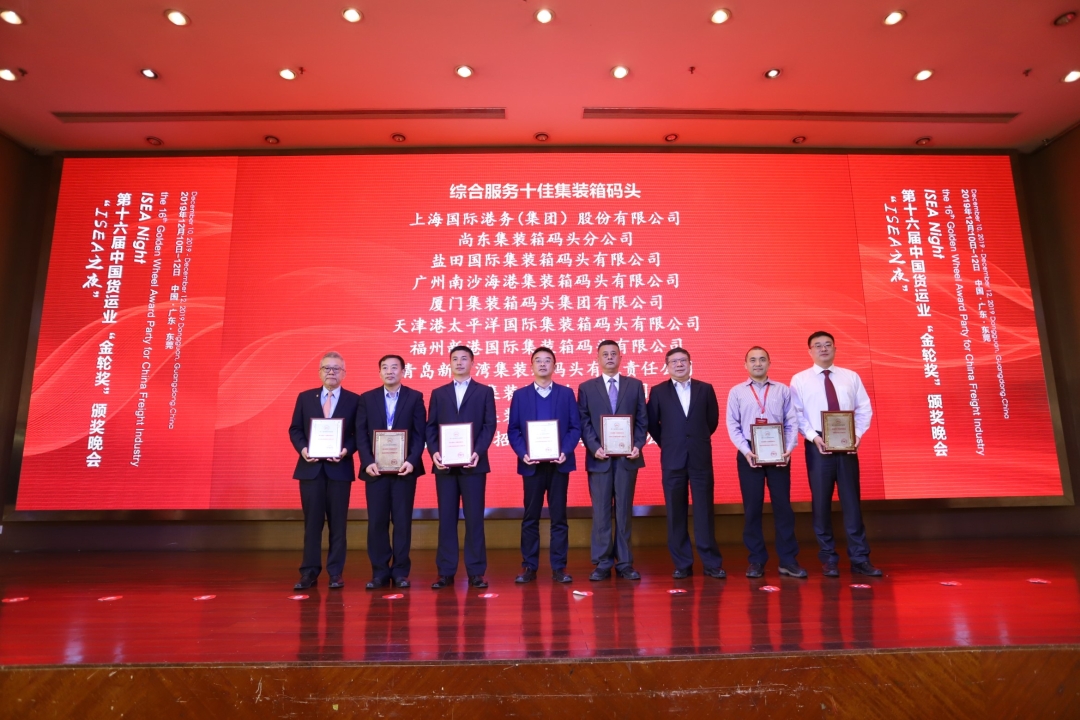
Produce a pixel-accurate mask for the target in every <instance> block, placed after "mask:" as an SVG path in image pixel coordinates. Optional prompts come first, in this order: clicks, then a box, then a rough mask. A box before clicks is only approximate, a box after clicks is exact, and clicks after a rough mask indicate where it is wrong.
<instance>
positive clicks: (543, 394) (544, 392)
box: [533, 383, 555, 398]
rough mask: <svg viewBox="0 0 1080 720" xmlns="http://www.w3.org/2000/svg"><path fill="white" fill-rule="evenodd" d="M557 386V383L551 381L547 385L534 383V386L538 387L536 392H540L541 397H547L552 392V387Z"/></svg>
mask: <svg viewBox="0 0 1080 720" xmlns="http://www.w3.org/2000/svg"><path fill="white" fill-rule="evenodd" d="M554 386H555V383H549V384H548V386H547V387H540V386H539V385H537V384H536V383H533V387H534V388H536V392H537V393H539V394H540V397H542V398H546V397H547V396H548V395H550V394H551V388H552V387H554Z"/></svg>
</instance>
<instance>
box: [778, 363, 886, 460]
mask: <svg viewBox="0 0 1080 720" xmlns="http://www.w3.org/2000/svg"><path fill="white" fill-rule="evenodd" d="M825 370H826V368H823V367H820V366H818V365H814V366H813V367H812V368H809V369H808V370H803V371H802V372H800V373H796V374H795V376H794V377H792V378H791V402H792V403H793V404H794V405H795V411H796V412H797V413H798V414H799V432H801V433H802V434H803V437H805V438H806V439H807V440H809V441H811V442H813V440H814V438H816V437H817V436H818V435H820V434H821V413H822V411H824V410H828V409H829V401H828V400H827V399H826V397H825V375H824V371H825ZM828 370H830V371H831V372H830V373H829V378H830V379H831V380H832V384H833V387H834V388H836V399H837V400H839V401H840V409H841V410H854V411H855V436H856V437H860V438H861V437H862V436H863V434H865V433H866V431H867V430H869V429H870V417H871V416H872V415H873V414H874V413H873V411H872V410H871V409H870V396H869V395H867V394H866V388H864V387H863V384H862V380H861V379H860V378H859V373H857V372H855V371H854V370H847V369H845V368H842V367H837V366H836V365H833V366H832V367H831V368H828Z"/></svg>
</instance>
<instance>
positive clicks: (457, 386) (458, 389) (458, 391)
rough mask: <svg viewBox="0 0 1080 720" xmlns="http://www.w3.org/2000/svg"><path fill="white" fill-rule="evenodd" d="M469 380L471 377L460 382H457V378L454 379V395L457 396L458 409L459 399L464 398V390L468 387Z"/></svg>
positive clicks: (459, 406)
mask: <svg viewBox="0 0 1080 720" xmlns="http://www.w3.org/2000/svg"><path fill="white" fill-rule="evenodd" d="M471 380H472V378H466V379H465V380H462V381H461V382H458V381H457V380H455V381H454V395H456V396H457V409H458V410H460V409H461V401H462V400H464V399H465V391H466V390H468V389H469V381H471Z"/></svg>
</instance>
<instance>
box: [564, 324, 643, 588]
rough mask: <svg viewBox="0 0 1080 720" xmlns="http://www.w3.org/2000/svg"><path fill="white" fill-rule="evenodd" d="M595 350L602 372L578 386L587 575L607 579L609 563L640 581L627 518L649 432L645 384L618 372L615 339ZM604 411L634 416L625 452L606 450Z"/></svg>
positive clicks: (628, 577) (619, 355) (631, 511)
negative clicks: (588, 501) (587, 516)
mask: <svg viewBox="0 0 1080 720" xmlns="http://www.w3.org/2000/svg"><path fill="white" fill-rule="evenodd" d="M596 354H597V360H598V364H599V366H600V376H599V377H596V378H593V379H592V380H586V381H585V382H583V383H581V385H580V386H578V410H579V412H580V414H581V441H582V442H583V443H584V444H585V469H586V470H587V471H588V473H589V497H591V498H592V562H593V565H594V566H595V569H594V570H593V572H592V574H591V575H589V580H592V581H600V580H607V579H608V578H610V577H611V570H612V567H614V568H615V572H616V573H618V576H619V577H621V578H623V579H625V580H640V579H641V575H640V574H639V573H638V571H637V570H635V569H634V554H633V552H632V551H631V549H630V540H631V532H630V522H631V520H633V516H634V488H635V486H636V485H637V474H638V470H639V469H640V468H642V467H644V466H645V458H644V457H643V456H642V449H643V448H644V447H645V442H646V441H647V439H648V437H647V433H648V432H649V416H648V414H647V413H646V411H645V386H644V385H643V384H642V382H641V381H640V380H638V379H637V378H632V377H628V376H626V375H620V374H619V367H620V365H621V364H622V352H621V349H620V348H619V343H617V342H615V341H614V340H604V341H602V342H601V343H600V344H599V345H598V346H597V348H596ZM605 415H629V416H630V417H632V418H633V421H632V423H633V433H634V441H633V449H632V450H631V451H630V454H629V455H626V456H621V457H610V456H608V454H607V453H606V452H605V450H604V447H603V442H602V437H601V436H602V434H603V427H602V426H603V417H604V416H605ZM613 506H614V507H613ZM613 510H614V515H615V528H614V536H613V533H612V526H611V516H612V511H613Z"/></svg>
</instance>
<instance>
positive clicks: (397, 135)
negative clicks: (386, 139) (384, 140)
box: [390, 133, 405, 142]
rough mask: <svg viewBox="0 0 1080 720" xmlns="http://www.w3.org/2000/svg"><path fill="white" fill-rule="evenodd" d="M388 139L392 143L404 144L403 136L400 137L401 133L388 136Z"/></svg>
mask: <svg viewBox="0 0 1080 720" xmlns="http://www.w3.org/2000/svg"><path fill="white" fill-rule="evenodd" d="M390 139H391V140H393V141H394V142H405V136H404V135H402V134H401V133H394V134H393V135H391V136H390Z"/></svg>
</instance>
